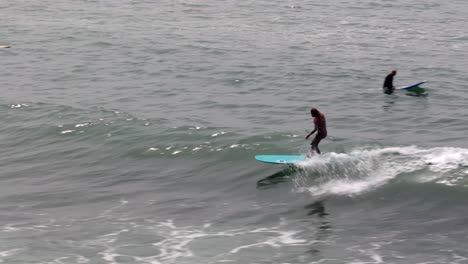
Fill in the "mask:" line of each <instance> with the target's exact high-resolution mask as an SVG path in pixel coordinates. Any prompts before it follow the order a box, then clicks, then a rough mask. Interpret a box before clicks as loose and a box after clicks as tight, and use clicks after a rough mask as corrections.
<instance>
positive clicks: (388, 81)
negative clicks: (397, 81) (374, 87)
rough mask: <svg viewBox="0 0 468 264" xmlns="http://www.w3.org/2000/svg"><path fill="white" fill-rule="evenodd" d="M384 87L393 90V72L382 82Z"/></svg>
mask: <svg viewBox="0 0 468 264" xmlns="http://www.w3.org/2000/svg"><path fill="white" fill-rule="evenodd" d="M383 88H384V89H388V90H393V74H391V73H390V74H389V75H387V77H385V81H384V84H383Z"/></svg>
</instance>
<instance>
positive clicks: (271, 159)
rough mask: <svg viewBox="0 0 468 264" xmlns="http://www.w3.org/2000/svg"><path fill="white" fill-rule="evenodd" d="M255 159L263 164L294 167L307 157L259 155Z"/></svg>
mask: <svg viewBox="0 0 468 264" xmlns="http://www.w3.org/2000/svg"><path fill="white" fill-rule="evenodd" d="M255 159H256V160H258V161H261V162H266V163H271V164H285V165H294V164H295V163H297V162H299V161H304V160H305V159H306V156H303V155H257V156H255Z"/></svg>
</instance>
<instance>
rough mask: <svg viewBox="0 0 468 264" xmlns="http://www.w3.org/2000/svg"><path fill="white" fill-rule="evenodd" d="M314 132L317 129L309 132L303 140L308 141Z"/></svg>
mask: <svg viewBox="0 0 468 264" xmlns="http://www.w3.org/2000/svg"><path fill="white" fill-rule="evenodd" d="M315 131H317V128H316V129H314V130H313V131H312V132H310V133H309V135H307V136H306V138H305V139H309V137H310V136H312V134H314V133H315Z"/></svg>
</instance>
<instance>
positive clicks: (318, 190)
mask: <svg viewBox="0 0 468 264" xmlns="http://www.w3.org/2000/svg"><path fill="white" fill-rule="evenodd" d="M297 165H298V166H299V167H301V168H302V169H304V172H305V175H304V177H302V178H301V177H298V179H297V180H296V186H297V190H298V191H299V192H310V193H311V194H312V195H325V194H334V195H349V196H352V195H356V194H360V193H363V192H367V191H370V190H374V189H376V188H378V187H380V186H382V185H384V184H385V183H386V182H388V181H389V180H392V179H394V178H396V177H398V176H399V175H401V174H405V173H412V172H417V171H419V170H423V169H429V170H430V171H432V172H433V173H432V174H429V175H427V174H426V175H423V176H422V178H421V179H420V181H423V182H430V181H434V182H437V183H440V184H445V185H448V186H455V185H458V184H459V182H462V179H463V178H456V179H453V178H450V176H448V175H445V174H444V173H447V172H449V171H451V170H454V169H457V168H459V167H460V166H467V165H468V149H464V148H452V147H439V148H429V149H423V148H419V147H416V146H407V147H388V148H369V149H366V148H357V149H354V150H352V151H350V152H349V153H334V152H331V153H326V154H323V155H315V156H313V157H312V158H309V159H307V160H305V161H303V162H299V163H298V164H297ZM311 171H313V172H318V173H319V175H320V178H319V179H318V180H315V181H314V183H313V184H312V186H310V183H309V184H308V185H309V186H305V185H307V178H308V177H307V174H308V173H309V172H311ZM309 181H310V180H309ZM304 182H306V183H304Z"/></svg>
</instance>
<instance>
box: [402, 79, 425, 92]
mask: <svg viewBox="0 0 468 264" xmlns="http://www.w3.org/2000/svg"><path fill="white" fill-rule="evenodd" d="M425 82H427V81H422V82H418V83H415V84H411V85H407V86H403V87H400V88H398V89H399V90H408V89H411V88H413V87H416V86H419V85H421V84H423V83H425Z"/></svg>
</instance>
